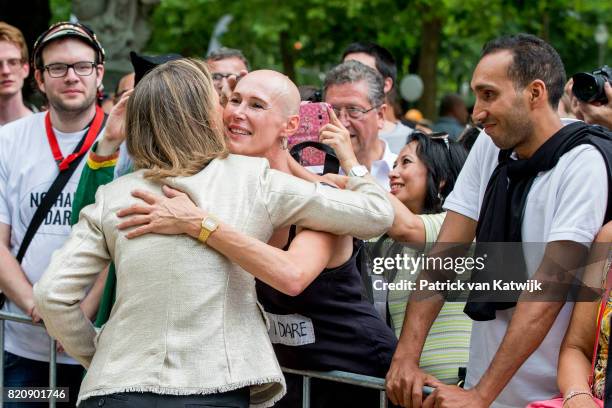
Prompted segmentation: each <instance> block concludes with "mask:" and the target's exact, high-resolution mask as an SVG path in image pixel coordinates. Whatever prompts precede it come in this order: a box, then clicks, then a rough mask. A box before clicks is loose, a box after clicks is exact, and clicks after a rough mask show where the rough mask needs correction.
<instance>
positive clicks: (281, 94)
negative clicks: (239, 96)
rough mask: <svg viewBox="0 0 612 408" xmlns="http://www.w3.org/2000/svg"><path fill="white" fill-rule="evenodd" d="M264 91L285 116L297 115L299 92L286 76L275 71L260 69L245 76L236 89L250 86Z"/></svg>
mask: <svg viewBox="0 0 612 408" xmlns="http://www.w3.org/2000/svg"><path fill="white" fill-rule="evenodd" d="M255 84H257V88H259V89H261V90H263V91H265V92H266V93H267V94H268V96H269V97H270V99H271V100H272V101H273V103H275V104H278V106H279V107H281V108H282V109H283V112H284V113H285V114H286V115H287V116H291V115H297V114H299V110H300V101H301V99H300V92H299V91H298V88H297V86H296V85H295V84H294V83H293V81H291V79H289V77H288V76H286V75H283V74H281V73H280V72H277V71H272V70H269V69H261V70H258V71H253V72H250V73H248V74H247V75H245V76H244V77H243V78H242V79H241V80H240V82H238V85H237V86H236V89H238V88H239V87H240V88H242V87H246V86H252V85H255Z"/></svg>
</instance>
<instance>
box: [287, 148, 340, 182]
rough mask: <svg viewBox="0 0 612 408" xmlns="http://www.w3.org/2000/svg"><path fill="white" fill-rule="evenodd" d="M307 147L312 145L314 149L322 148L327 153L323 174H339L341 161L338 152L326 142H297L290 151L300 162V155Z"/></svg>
mask: <svg viewBox="0 0 612 408" xmlns="http://www.w3.org/2000/svg"><path fill="white" fill-rule="evenodd" d="M307 147H312V148H314V149H317V150H320V151H322V152H324V153H325V163H324V165H323V174H327V173H334V174H338V172H339V171H340V161H339V160H338V157H337V156H336V152H334V149H332V148H331V147H329V146H328V145H326V144H323V143H320V142H313V141H307V142H302V143H297V144H296V145H294V146H293V147H292V148H291V150H290V151H289V153H290V154H291V156H292V157H293V158H294V159H295V161H297V162H298V163H300V155H301V153H302V150H304V149H305V148H307Z"/></svg>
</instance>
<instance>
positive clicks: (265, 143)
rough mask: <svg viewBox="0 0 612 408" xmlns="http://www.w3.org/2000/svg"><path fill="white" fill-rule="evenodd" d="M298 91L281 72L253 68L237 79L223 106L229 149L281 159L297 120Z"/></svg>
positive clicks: (298, 107)
mask: <svg viewBox="0 0 612 408" xmlns="http://www.w3.org/2000/svg"><path fill="white" fill-rule="evenodd" d="M299 110H300V93H299V92H298V89H297V87H296V86H295V84H294V83H293V82H291V80H290V79H289V78H287V77H286V76H285V75H283V74H281V73H279V72H276V71H270V70H259V71H253V72H251V73H249V74H247V75H245V76H244V77H242V79H240V81H238V83H237V84H236V87H235V88H234V90H233V92H232V94H231V95H230V97H229V99H228V102H227V105H226V106H225V109H224V110H223V124H224V126H225V133H226V136H227V138H228V142H229V144H228V146H229V148H230V151H231V152H232V153H235V154H243V155H246V156H259V157H266V158H267V159H268V160H269V161H270V162H271V163H275V162H278V160H281V161H282V158H283V157H286V156H285V155H286V154H287V152H286V149H287V141H288V139H289V137H290V136H291V135H293V134H294V133H295V132H296V131H297V129H298V127H299V123H300V116H299Z"/></svg>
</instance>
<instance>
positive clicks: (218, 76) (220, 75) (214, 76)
mask: <svg viewBox="0 0 612 408" xmlns="http://www.w3.org/2000/svg"><path fill="white" fill-rule="evenodd" d="M232 75H234V76H235V77H236V79H240V75H239V74H233V73H229V74H223V73H221V72H214V73H213V74H212V79H213V81H215V82H220V81H222V80H223V79H224V78H229V77H231V76H232Z"/></svg>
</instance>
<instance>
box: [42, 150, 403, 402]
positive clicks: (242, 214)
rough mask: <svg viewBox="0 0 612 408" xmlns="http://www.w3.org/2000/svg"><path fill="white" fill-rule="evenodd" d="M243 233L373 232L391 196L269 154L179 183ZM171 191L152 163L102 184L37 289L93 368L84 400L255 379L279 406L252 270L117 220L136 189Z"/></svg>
mask: <svg viewBox="0 0 612 408" xmlns="http://www.w3.org/2000/svg"><path fill="white" fill-rule="evenodd" d="M168 184H169V185H171V186H172V187H175V188H178V189H180V190H183V191H185V192H186V193H187V194H188V195H189V196H190V197H191V199H192V200H193V201H194V202H195V203H196V204H197V205H198V206H200V207H202V208H206V209H208V211H209V212H210V213H211V214H214V215H215V216H216V217H218V218H219V219H221V220H223V221H224V222H226V223H228V224H230V225H231V226H233V227H234V228H236V229H237V230H239V231H241V232H243V233H246V234H248V235H251V236H253V237H256V238H258V239H260V240H262V241H264V242H267V241H268V239H269V238H270V236H271V235H272V233H273V231H274V230H275V229H276V228H279V227H281V226H286V225H290V224H298V225H302V226H304V227H306V228H310V229H315V230H324V231H329V232H332V233H335V234H338V235H353V236H356V237H360V238H364V239H366V238H370V237H374V236H377V235H380V234H382V233H383V232H385V231H386V230H387V229H388V228H389V227H390V226H391V223H392V221H393V209H392V207H391V204H390V203H389V201H388V200H387V198H386V193H385V192H384V191H383V190H382V188H380V187H379V186H377V185H376V184H375V183H374V182H372V181H368V180H365V179H363V178H351V179H350V181H349V184H348V186H347V189H350V190H353V191H345V190H339V189H334V188H331V187H328V186H324V185H321V184H315V183H309V182H306V181H304V180H301V179H297V178H295V177H292V176H289V175H287V174H283V173H281V172H278V171H275V170H271V169H270V168H269V165H268V162H267V161H266V160H265V159H261V158H252V157H245V156H237V155H229V156H228V157H227V158H226V159H217V160H213V161H212V162H211V163H210V164H209V165H208V166H207V167H206V168H205V169H204V170H202V171H201V172H200V173H198V174H196V175H194V176H192V177H186V178H176V179H172V180H169V181H168ZM137 188H138V189H143V190H147V191H151V192H154V193H158V194H161V189H160V185H159V184H157V183H154V182H151V181H149V180H146V179H144V178H143V171H137V172H135V173H132V174H130V175H127V176H124V177H121V178H119V179H117V180H115V181H113V182H112V183H110V184H108V185H105V186H102V187H100V188H99V190H98V192H97V195H96V202H95V204H93V205H90V206H88V207H86V208H84V209H83V210H82V212H81V215H80V219H79V222H78V224H76V225H75V226H74V228H73V231H72V233H71V235H70V238H69V239H68V241H67V242H66V244H65V245H64V246H63V247H62V249H60V250H58V251H57V252H56V253H55V254H54V255H53V258H52V261H51V263H50V265H49V268H48V269H47V271H46V272H45V274H44V276H43V277H42V278H41V279H40V281H39V282H38V283H37V284H36V285H35V286H34V293H35V299H36V305H37V307H38V309H39V312H40V314H41V315H42V317H43V319H44V322H45V324H46V326H47V330H48V331H49V333H50V335H51V336H53V337H55V338H57V339H58V340H59V341H60V342H61V343H62V345H63V346H64V348H65V349H66V351H67V352H68V353H69V354H70V355H72V356H73V357H74V358H76V359H77V360H78V361H79V362H81V364H83V365H84V366H85V367H86V368H87V369H88V371H87V375H86V376H85V379H84V380H83V383H82V385H81V390H80V393H79V402H80V401H82V400H84V399H87V398H90V397H93V396H97V395H105V394H111V393H117V392H129V391H137V392H154V393H159V394H174V395H186V394H208V393H216V392H224V391H229V390H233V389H237V388H241V387H245V386H250V388H251V405H252V406H262V407H265V406H270V405H272V404H273V403H274V402H275V401H277V400H278V399H279V398H280V397H281V396H282V395H283V394H284V388H285V385H284V379H283V375H282V372H281V370H280V367H279V365H278V363H277V361H276V358H275V356H274V350H273V349H272V346H271V344H270V340H269V339H268V334H267V329H266V322H265V320H264V317H263V316H262V312H261V311H260V309H259V307H258V304H257V298H256V293H255V282H254V278H253V276H252V275H250V274H248V273H246V272H245V271H244V270H242V269H241V268H240V267H239V266H237V265H235V264H233V263H232V262H230V261H229V260H228V259H227V258H225V257H224V256H223V255H221V254H219V253H218V252H216V251H214V250H212V249H211V248H208V247H206V246H204V245H202V244H200V243H199V242H198V241H197V240H194V239H192V238H190V237H188V236H184V235H183V236H167V235H156V234H149V235H146V236H143V237H139V238H136V239H132V240H128V239H126V238H125V237H124V233H123V232H121V231H119V230H118V229H117V224H119V222H120V219H119V218H118V217H117V216H116V212H117V211H118V210H119V209H122V208H125V207H128V206H130V205H132V204H134V203H135V202H136V199H134V198H133V197H132V196H131V195H130V192H131V191H132V190H134V189H137ZM110 261H114V262H115V265H116V271H117V292H116V302H115V304H114V306H113V309H112V313H111V316H110V319H109V321H108V322H107V324H106V325H105V326H104V327H103V328H102V330H101V332H100V333H98V334H97V333H96V330H94V327H93V325H92V324H91V322H90V321H89V320H88V319H87V318H86V317H85V316H84V315H83V313H82V312H81V309H80V307H79V302H80V301H81V299H83V298H84V296H85V294H86V291H87V290H88V288H89V287H90V286H91V285H92V283H93V282H94V280H95V279H96V277H97V274H98V273H99V272H100V271H101V270H102V269H103V268H104V267H105V266H106V265H108V263H109V262H110Z"/></svg>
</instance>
